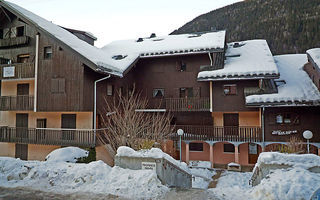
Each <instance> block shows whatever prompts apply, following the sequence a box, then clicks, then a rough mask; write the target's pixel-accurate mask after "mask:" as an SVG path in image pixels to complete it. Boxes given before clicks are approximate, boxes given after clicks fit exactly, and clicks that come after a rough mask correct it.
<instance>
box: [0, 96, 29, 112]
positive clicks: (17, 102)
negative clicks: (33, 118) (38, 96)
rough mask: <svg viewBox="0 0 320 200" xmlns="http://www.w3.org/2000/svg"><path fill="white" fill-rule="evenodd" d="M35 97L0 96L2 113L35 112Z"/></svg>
mask: <svg viewBox="0 0 320 200" xmlns="http://www.w3.org/2000/svg"><path fill="white" fill-rule="evenodd" d="M33 107H34V97H33V96H29V95H19V96H0V111H10V110H33Z"/></svg>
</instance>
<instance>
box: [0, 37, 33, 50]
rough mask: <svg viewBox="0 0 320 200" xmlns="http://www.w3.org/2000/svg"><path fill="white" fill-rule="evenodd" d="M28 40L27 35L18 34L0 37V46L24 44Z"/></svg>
mask: <svg viewBox="0 0 320 200" xmlns="http://www.w3.org/2000/svg"><path fill="white" fill-rule="evenodd" d="M29 41H30V37H29V36H19V37H13V38H7V39H0V48H5V47H12V46H19V45H26V44H28V43H29Z"/></svg>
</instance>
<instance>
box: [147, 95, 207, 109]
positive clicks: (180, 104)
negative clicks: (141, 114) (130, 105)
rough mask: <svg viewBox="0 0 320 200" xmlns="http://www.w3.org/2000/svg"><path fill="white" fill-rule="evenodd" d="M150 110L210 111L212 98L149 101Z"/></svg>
mask: <svg viewBox="0 0 320 200" xmlns="http://www.w3.org/2000/svg"><path fill="white" fill-rule="evenodd" d="M148 109H166V110H167V111H172V112H180V111H186V112H189V111H210V98H197V97H191V98H165V99H151V100H149V104H148Z"/></svg>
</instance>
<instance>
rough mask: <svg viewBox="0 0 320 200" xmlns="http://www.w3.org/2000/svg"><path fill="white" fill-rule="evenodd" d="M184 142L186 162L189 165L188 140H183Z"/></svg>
mask: <svg viewBox="0 0 320 200" xmlns="http://www.w3.org/2000/svg"><path fill="white" fill-rule="evenodd" d="M184 142H185V143H186V163H187V165H189V156H190V152H189V141H184Z"/></svg>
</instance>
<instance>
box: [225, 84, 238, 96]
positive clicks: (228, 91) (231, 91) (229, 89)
mask: <svg viewBox="0 0 320 200" xmlns="http://www.w3.org/2000/svg"><path fill="white" fill-rule="evenodd" d="M223 93H224V94H225V95H236V94H237V85H224V86H223Z"/></svg>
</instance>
